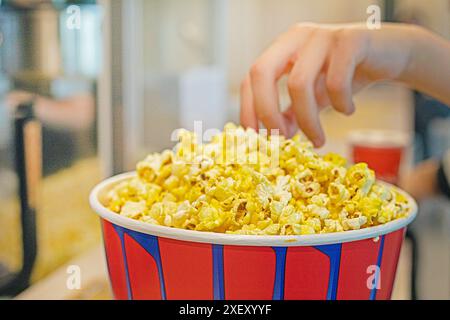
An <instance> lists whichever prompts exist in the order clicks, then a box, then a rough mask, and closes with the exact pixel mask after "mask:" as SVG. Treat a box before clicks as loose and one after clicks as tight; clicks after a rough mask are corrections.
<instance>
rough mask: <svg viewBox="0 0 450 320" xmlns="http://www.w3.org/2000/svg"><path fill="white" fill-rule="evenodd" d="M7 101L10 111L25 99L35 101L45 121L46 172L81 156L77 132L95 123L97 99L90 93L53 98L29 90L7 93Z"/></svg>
mask: <svg viewBox="0 0 450 320" xmlns="http://www.w3.org/2000/svg"><path fill="white" fill-rule="evenodd" d="M5 100H6V101H5V104H6V106H7V108H8V109H9V112H10V114H14V110H15V108H17V107H18V106H19V105H20V104H22V103H27V102H30V101H32V102H33V109H34V113H35V116H36V117H37V119H39V120H40V121H41V122H42V124H43V131H42V135H43V136H42V140H43V145H42V147H43V152H42V156H43V173H44V175H45V176H47V175H49V174H52V173H54V172H56V171H58V170H60V169H62V168H65V167H68V166H70V165H71V164H72V161H73V160H74V159H75V158H76V157H77V143H76V140H75V139H76V135H75V133H76V132H81V131H86V130H88V131H90V130H92V128H93V127H94V120H95V100H94V97H93V96H92V95H91V94H90V93H79V94H75V95H72V96H70V97H68V98H65V99H52V98H49V97H45V96H41V95H36V94H33V93H30V92H27V91H21V90H15V91H11V92H10V93H8V94H7V96H6V99H5Z"/></svg>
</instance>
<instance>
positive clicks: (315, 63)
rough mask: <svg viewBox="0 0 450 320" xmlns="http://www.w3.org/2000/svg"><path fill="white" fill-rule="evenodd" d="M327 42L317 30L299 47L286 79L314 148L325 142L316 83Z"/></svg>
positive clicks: (303, 126)
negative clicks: (299, 52)
mask: <svg viewBox="0 0 450 320" xmlns="http://www.w3.org/2000/svg"><path fill="white" fill-rule="evenodd" d="M329 43H330V42H329V40H328V37H327V36H326V34H325V33H321V32H316V33H315V34H314V36H313V37H311V39H310V41H309V42H308V43H307V45H306V46H305V47H304V48H303V49H302V50H301V56H300V57H299V59H298V60H297V62H296V63H295V65H294V67H293V68H292V70H291V73H290V75H289V79H288V89H289V95H290V96H291V101H292V107H293V109H294V111H295V114H296V118H297V122H298V124H299V126H300V129H301V130H302V131H303V133H304V134H305V135H306V136H307V137H308V138H309V139H310V140H311V141H312V142H313V144H314V146H316V147H320V146H322V145H323V144H324V142H325V137H324V133H323V129H322V126H321V124H320V119H319V108H318V104H317V101H316V94H315V83H316V79H317V78H318V75H319V73H320V71H321V70H322V67H323V65H324V63H325V61H326V58H327V54H328V47H329Z"/></svg>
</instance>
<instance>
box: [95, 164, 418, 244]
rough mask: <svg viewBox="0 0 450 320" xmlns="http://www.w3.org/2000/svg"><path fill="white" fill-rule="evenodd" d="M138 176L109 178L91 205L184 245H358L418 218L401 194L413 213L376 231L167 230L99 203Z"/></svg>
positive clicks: (108, 216) (116, 220)
mask: <svg viewBox="0 0 450 320" xmlns="http://www.w3.org/2000/svg"><path fill="white" fill-rule="evenodd" d="M135 176H136V172H128V173H123V174H119V175H116V176H113V177H111V178H108V179H106V180H104V181H102V182H101V183H99V184H98V185H97V186H95V188H94V189H93V190H92V192H91V194H90V196H89V202H90V205H91V207H92V209H94V211H95V212H96V213H97V214H98V215H99V216H100V217H102V218H103V219H105V220H107V221H109V222H111V223H113V224H115V225H118V226H121V227H124V228H127V229H130V230H133V231H137V232H141V233H145V234H149V235H153V236H157V237H163V238H170V239H175V240H181V241H189V242H200V243H212V244H222V245H240V246H258V247H267V246H269V247H289V246H317V245H327V244H336V243H344V242H350V241H358V240H364V239H371V238H376V237H379V236H381V235H384V234H387V233H391V232H393V231H396V230H399V229H402V228H404V227H406V226H407V225H408V224H410V223H411V222H412V221H413V220H414V218H415V217H416V215H417V204H416V202H415V200H414V199H413V198H412V197H411V196H410V195H408V194H407V193H406V192H404V191H402V190H399V189H398V188H396V187H394V188H396V190H397V191H399V192H400V193H401V194H403V195H404V196H405V197H406V198H407V200H408V203H409V204H410V211H409V213H408V215H407V216H406V217H404V218H399V219H396V220H393V221H390V222H388V223H386V224H382V225H379V226H375V227H369V228H364V229H359V230H350V231H342V232H335V233H325V234H312V235H288V236H282V235H240V234H226V233H216V232H205V231H195V230H186V229H178V228H172V227H166V226H159V225H153V224H150V223H146V222H142V221H139V220H135V219H132V218H128V217H124V216H121V215H119V214H117V213H115V212H113V211H111V210H109V209H107V208H106V207H104V206H103V204H102V203H101V202H100V200H99V198H98V197H99V194H100V192H102V191H103V192H106V190H105V189H106V188H108V187H112V186H114V185H116V184H117V183H119V182H121V181H124V180H127V179H130V178H132V177H135ZM379 183H381V184H384V185H387V186H390V187H393V186H392V185H390V184H388V183H385V182H379Z"/></svg>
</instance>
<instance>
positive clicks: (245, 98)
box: [240, 75, 258, 130]
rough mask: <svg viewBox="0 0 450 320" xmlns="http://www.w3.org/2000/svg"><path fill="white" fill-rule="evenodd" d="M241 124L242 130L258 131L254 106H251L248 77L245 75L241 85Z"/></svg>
mask: <svg viewBox="0 0 450 320" xmlns="http://www.w3.org/2000/svg"><path fill="white" fill-rule="evenodd" d="M240 99H241V111H240V118H241V124H242V125H243V126H244V128H253V129H255V130H258V118H257V117H256V111H255V106H254V104H253V94H252V86H251V82H250V76H249V75H247V76H246V77H245V79H244V81H242V84H241V96H240Z"/></svg>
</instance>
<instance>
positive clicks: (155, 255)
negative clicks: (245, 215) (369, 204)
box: [90, 173, 417, 300]
mask: <svg viewBox="0 0 450 320" xmlns="http://www.w3.org/2000/svg"><path fill="white" fill-rule="evenodd" d="M133 174H134V173H128V174H123V175H119V176H116V177H113V178H110V179H107V180H105V181H104V182H102V183H100V184H99V185H98V186H97V187H96V188H95V189H94V190H93V191H92V193H91V197H90V201H91V205H92V207H93V209H94V210H95V211H96V212H97V213H98V214H99V215H100V216H101V218H102V227H103V238H104V243H105V250H106V257H107V262H108V270H109V276H110V280H111V285H112V289H113V292H114V296H115V298H116V299H176V300H177V299H186V300H187V299H189V300H191V299H205V300H207V299H219V300H221V299H229V300H240V299H251V300H266V299H267V300H270V299H274V300H280V299H295V300H297V299H309V300H311V299H323V300H325V299H326V300H336V299H338V300H342V299H370V300H375V299H376V300H385V299H390V297H391V292H392V287H393V284H394V279H395V273H396V269H397V262H398V258H399V255H400V250H401V247H402V242H403V238H404V234H405V230H406V226H407V225H408V224H409V223H410V222H411V221H412V220H413V219H414V217H415V215H416V212H417V208H416V204H415V202H414V200H413V199H411V198H410V197H409V196H407V195H406V196H407V197H408V199H409V201H410V203H411V211H410V213H409V215H408V216H407V217H406V218H402V219H398V220H395V221H392V222H389V223H387V224H385V225H381V226H377V227H372V228H367V229H361V230H355V231H346V232H342V233H332V234H319V235H307V236H306V235H305V236H253V235H229V234H219V233H210V232H198V231H191V230H182V229H175V228H168V227H163V226H156V225H151V224H148V223H143V222H140V221H136V220H133V219H130V218H126V217H123V216H120V215H118V214H116V213H114V212H111V211H109V210H108V209H106V208H105V207H104V206H103V205H102V201H103V200H104V199H105V195H106V193H107V191H108V190H110V188H111V187H112V186H113V185H115V184H116V183H118V182H119V181H123V180H124V179H129V178H130V177H131V176H132V175H133Z"/></svg>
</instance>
